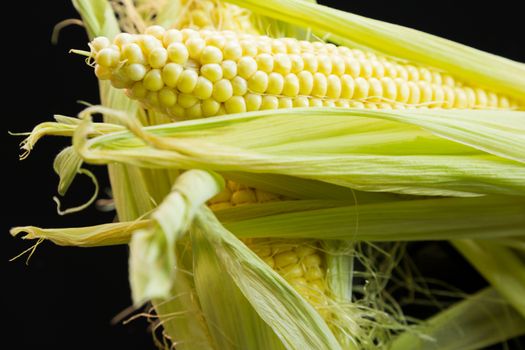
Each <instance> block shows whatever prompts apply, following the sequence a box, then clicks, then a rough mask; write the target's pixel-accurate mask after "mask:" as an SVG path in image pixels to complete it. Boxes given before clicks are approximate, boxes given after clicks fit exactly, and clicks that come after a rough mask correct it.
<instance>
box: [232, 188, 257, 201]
mask: <svg viewBox="0 0 525 350" xmlns="http://www.w3.org/2000/svg"><path fill="white" fill-rule="evenodd" d="M231 202H232V203H233V204H234V205H240V204H249V203H257V198H256V197H255V192H254V191H253V190H250V189H249V188H247V189H244V190H239V191H235V192H234V193H233V194H232V198H231Z"/></svg>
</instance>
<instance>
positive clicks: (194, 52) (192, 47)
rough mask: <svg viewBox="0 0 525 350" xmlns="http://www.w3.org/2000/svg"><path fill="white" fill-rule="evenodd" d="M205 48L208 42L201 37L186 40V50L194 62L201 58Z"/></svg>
mask: <svg viewBox="0 0 525 350" xmlns="http://www.w3.org/2000/svg"><path fill="white" fill-rule="evenodd" d="M205 46H206V42H205V41H204V40H203V39H201V38H199V37H195V38H190V39H188V40H186V48H187V49H188V53H189V56H190V57H191V58H193V59H194V60H196V59H198V58H199V57H200V55H201V53H202V50H204V47H205Z"/></svg>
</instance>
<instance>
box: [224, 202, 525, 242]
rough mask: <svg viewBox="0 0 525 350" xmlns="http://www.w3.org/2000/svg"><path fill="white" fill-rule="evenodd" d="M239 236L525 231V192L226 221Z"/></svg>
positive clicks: (416, 236)
mask: <svg viewBox="0 0 525 350" xmlns="http://www.w3.org/2000/svg"><path fill="white" fill-rule="evenodd" d="M225 227H226V228H227V229H228V230H230V231H231V232H233V233H234V234H236V235H237V236H238V237H243V238H246V237H280V238H318V239H341V240H355V241H413V240H446V239H459V238H466V237H472V238H496V237H509V236H518V235H524V234H525V199H524V197H489V196H487V197H475V198H442V199H425V200H409V201H397V202H386V203H372V204H364V205H359V204H357V205H355V204H354V205H350V206H344V207H334V208H326V209H316V210H309V211H301V212H291V213H285V214H277V215H272V216H265V217H260V218H254V219H247V220H242V221H232V222H226V223H225Z"/></svg>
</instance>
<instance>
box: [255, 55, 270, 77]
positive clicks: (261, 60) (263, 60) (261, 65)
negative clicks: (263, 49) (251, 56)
mask: <svg viewBox="0 0 525 350" xmlns="http://www.w3.org/2000/svg"><path fill="white" fill-rule="evenodd" d="M255 59H256V61H257V67H258V69H259V70H261V71H263V72H266V73H271V72H272V71H273V56H272V55H269V54H267V53H262V54H260V55H258V56H257V57H256V58H255Z"/></svg>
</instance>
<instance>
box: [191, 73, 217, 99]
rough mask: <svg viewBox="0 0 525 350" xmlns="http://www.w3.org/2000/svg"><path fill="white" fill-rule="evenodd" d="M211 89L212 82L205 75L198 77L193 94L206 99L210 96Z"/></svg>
mask: <svg viewBox="0 0 525 350" xmlns="http://www.w3.org/2000/svg"><path fill="white" fill-rule="evenodd" d="M212 91H213V83H212V82H211V81H209V80H208V79H206V78H205V77H198V78H197V84H196V85H195V89H193V95H195V97H197V98H198V99H200V100H206V99H208V98H210V97H211V94H212Z"/></svg>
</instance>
